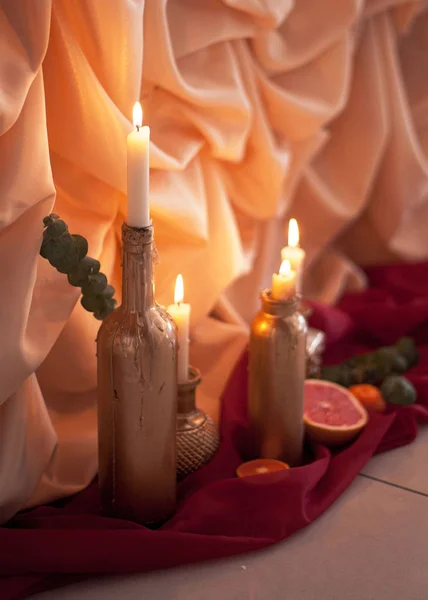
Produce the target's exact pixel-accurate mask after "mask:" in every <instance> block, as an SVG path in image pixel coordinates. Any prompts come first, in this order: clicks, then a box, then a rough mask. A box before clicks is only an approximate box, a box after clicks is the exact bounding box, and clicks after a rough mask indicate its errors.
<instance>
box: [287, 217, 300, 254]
mask: <svg viewBox="0 0 428 600" xmlns="http://www.w3.org/2000/svg"><path fill="white" fill-rule="evenodd" d="M288 245H289V246H291V247H292V248H297V246H298V245H299V226H298V225H297V221H296V219H290V222H289V224H288Z"/></svg>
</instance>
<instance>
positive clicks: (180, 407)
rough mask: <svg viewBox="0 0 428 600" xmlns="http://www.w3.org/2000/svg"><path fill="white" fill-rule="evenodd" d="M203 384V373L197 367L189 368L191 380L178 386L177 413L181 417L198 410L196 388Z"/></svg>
mask: <svg viewBox="0 0 428 600" xmlns="http://www.w3.org/2000/svg"><path fill="white" fill-rule="evenodd" d="M200 383H201V373H200V371H199V370H198V369H196V368H195V367H189V379H188V380H187V381H186V382H185V383H179V384H178V390H177V413H178V414H179V415H183V414H187V413H191V412H193V411H194V410H196V388H197V386H198V385H199V384H200Z"/></svg>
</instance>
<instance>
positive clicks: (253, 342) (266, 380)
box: [248, 292, 307, 466]
mask: <svg viewBox="0 0 428 600" xmlns="http://www.w3.org/2000/svg"><path fill="white" fill-rule="evenodd" d="M262 301H263V306H262V310H261V311H260V312H259V313H258V314H257V315H256V317H255V318H254V320H253V323H252V326H251V334H250V346H249V399H248V402H249V418H250V427H251V434H252V444H253V447H252V452H253V454H254V456H255V457H258V458H273V459H277V460H282V461H284V462H286V463H287V464H289V465H290V466H296V465H298V464H300V462H301V459H302V453H303V438H304V425H303V391H304V382H305V377H306V335H307V325H306V321H305V319H304V317H303V316H302V315H301V314H300V313H299V312H298V311H297V303H296V302H295V301H294V302H276V301H272V300H271V299H270V297H269V295H268V293H266V292H263V293H262Z"/></svg>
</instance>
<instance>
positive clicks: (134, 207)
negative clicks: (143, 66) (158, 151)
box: [126, 102, 150, 227]
mask: <svg viewBox="0 0 428 600" xmlns="http://www.w3.org/2000/svg"><path fill="white" fill-rule="evenodd" d="M132 116H133V121H134V127H135V129H134V131H132V132H131V133H130V134H129V135H128V138H127V149H128V162H127V166H128V216H127V219H126V222H127V224H128V225H129V227H147V226H148V225H150V204H149V179H150V168H149V167H150V165H149V163H150V152H149V149H150V128H149V127H147V125H145V126H144V127H143V110H142V108H141V104H140V103H139V102H136V103H135V105H134V110H133V115H132Z"/></svg>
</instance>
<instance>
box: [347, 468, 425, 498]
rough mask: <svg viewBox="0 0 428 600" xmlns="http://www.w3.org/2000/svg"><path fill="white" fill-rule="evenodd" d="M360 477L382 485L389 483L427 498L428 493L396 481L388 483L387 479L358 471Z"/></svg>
mask: <svg viewBox="0 0 428 600" xmlns="http://www.w3.org/2000/svg"><path fill="white" fill-rule="evenodd" d="M359 475H360V477H365V478H366V479H371V480H372V481H377V482H378V483H383V484H384V485H390V486H391V487H395V488H398V489H399V490H403V491H405V492H410V493H411V494H418V495H419V496H425V498H428V494H425V493H424V492H419V491H417V490H412V488H409V487H406V486H404V485H399V484H398V483H390V482H389V481H384V480H383V479H379V478H378V477H373V476H372V475H366V474H365V473H359Z"/></svg>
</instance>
